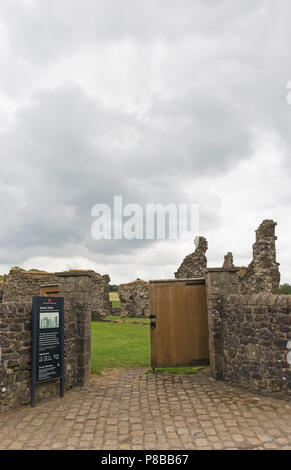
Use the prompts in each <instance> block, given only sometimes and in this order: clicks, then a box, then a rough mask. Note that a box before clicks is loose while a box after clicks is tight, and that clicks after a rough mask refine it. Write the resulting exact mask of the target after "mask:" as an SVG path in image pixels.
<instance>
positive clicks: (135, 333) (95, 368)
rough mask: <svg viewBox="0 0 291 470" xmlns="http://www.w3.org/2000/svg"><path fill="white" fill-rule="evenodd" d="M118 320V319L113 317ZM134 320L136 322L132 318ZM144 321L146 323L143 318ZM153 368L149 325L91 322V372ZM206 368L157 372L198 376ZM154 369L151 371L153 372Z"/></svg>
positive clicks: (168, 369)
mask: <svg viewBox="0 0 291 470" xmlns="http://www.w3.org/2000/svg"><path fill="white" fill-rule="evenodd" d="M113 318H116V317H113ZM131 320H136V319H135V318H132V319H131ZM140 320H144V319H143V318H141V319H140ZM131 367H150V329H149V326H148V325H137V324H130V323H124V324H122V323H109V322H102V321H99V322H98V321H94V322H91V372H92V374H100V373H101V371H102V370H103V369H105V368H108V369H113V368H125V369H126V368H131ZM203 368H204V367H178V368H167V369H160V368H159V369H156V371H157V372H167V373H172V374H195V373H196V372H198V371H199V370H201V369H203ZM150 372H151V369H150V370H148V371H147V373H150Z"/></svg>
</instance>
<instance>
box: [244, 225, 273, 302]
mask: <svg viewBox="0 0 291 470" xmlns="http://www.w3.org/2000/svg"><path fill="white" fill-rule="evenodd" d="M276 225H277V222H274V221H273V220H269V219H266V220H264V221H263V222H262V223H261V225H260V226H259V228H258V229H257V230H256V241H255V243H254V244H253V260H252V261H251V263H250V264H249V266H248V267H247V268H241V270H240V272H239V277H240V282H241V289H242V292H252V293H259V292H270V293H272V294H279V293H280V272H279V268H278V266H279V263H277V261H276V246H275V241H276V240H277V237H276V236H275V227H276Z"/></svg>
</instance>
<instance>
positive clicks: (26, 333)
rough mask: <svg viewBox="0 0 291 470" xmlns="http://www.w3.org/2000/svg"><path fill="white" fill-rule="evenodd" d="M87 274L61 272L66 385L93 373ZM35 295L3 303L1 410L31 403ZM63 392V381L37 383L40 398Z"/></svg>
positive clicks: (0, 315)
mask: <svg viewBox="0 0 291 470" xmlns="http://www.w3.org/2000/svg"><path fill="white" fill-rule="evenodd" d="M90 281H91V279H90V277H89V276H86V275H75V276H72V275H68V274H67V273H66V275H65V276H62V275H60V277H59V286H60V295H61V296H64V299H65V324H64V327H65V389H66V390H68V389H69V388H71V387H74V386H78V385H85V384H86V383H87V381H88V378H89V373H90V349H91V346H90V344H91V343H90V320H91V311H90V308H89V287H90ZM31 327H32V312H31V299H30V302H28V303H20V302H6V303H2V304H0V347H1V361H0V411H4V410H7V409H9V408H11V407H15V406H20V405H25V404H28V403H30V367H31ZM58 395H59V381H58V380H53V381H49V382H44V383H39V384H37V385H36V400H37V401H39V400H40V399H42V398H46V397H49V396H58Z"/></svg>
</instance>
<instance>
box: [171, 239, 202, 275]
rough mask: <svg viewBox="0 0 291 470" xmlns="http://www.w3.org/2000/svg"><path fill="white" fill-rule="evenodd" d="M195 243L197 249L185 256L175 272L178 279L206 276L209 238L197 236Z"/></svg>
mask: <svg viewBox="0 0 291 470" xmlns="http://www.w3.org/2000/svg"><path fill="white" fill-rule="evenodd" d="M194 243H195V246H196V249H195V251H194V252H193V253H191V254H190V255H187V256H186V257H185V258H184V260H183V262H182V264H181V265H180V267H179V269H178V270H177V271H176V272H175V278H176V279H186V278H201V277H204V273H205V270H206V267H207V258H206V256H205V253H206V251H207V248H208V244H207V240H206V238H204V237H196V238H195V240H194Z"/></svg>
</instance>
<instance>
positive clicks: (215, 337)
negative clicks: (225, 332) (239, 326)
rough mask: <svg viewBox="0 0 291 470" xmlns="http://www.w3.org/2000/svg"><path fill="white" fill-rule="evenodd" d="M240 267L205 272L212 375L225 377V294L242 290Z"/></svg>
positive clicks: (218, 377) (209, 269) (220, 377)
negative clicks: (223, 318)
mask: <svg viewBox="0 0 291 470" xmlns="http://www.w3.org/2000/svg"><path fill="white" fill-rule="evenodd" d="M238 271H239V268H234V267H233V268H208V269H207V270H206V272H205V283H206V298H207V313H208V331H209V358H210V369H211V373H212V375H213V376H214V377H215V378H216V379H222V378H223V341H222V331H221V330H222V328H221V326H222V325H221V316H222V313H223V295H224V294H235V293H239V292H240V282H239V277H238Z"/></svg>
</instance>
